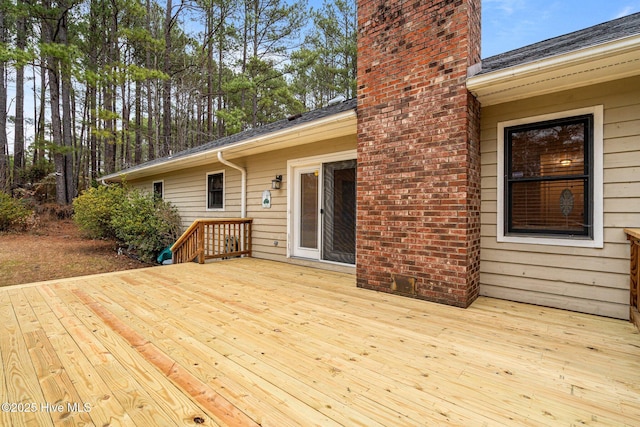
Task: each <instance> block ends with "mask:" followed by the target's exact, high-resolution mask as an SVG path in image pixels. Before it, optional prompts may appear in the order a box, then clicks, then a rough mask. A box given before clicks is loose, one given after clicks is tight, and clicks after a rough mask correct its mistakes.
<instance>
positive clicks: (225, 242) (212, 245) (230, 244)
mask: <svg viewBox="0 0 640 427" xmlns="http://www.w3.org/2000/svg"><path fill="white" fill-rule="evenodd" d="M252 224H253V219H252V218H219V219H211V218H207V219H197V220H195V221H194V222H193V224H191V225H190V226H189V228H187V230H186V231H185V232H184V233H183V234H182V236H180V238H179V239H178V240H177V241H176V243H174V244H173V246H171V252H172V253H173V263H174V264H179V263H182V262H191V261H193V260H195V259H196V258H197V259H198V262H199V263H200V264H203V263H204V262H205V260H207V259H213V258H231V257H238V256H243V255H244V256H249V257H250V256H251V226H252Z"/></svg>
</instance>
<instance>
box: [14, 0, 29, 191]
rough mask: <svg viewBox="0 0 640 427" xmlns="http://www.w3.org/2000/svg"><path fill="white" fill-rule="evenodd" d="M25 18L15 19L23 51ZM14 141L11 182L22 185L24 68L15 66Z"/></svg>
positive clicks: (19, 6)
mask: <svg viewBox="0 0 640 427" xmlns="http://www.w3.org/2000/svg"><path fill="white" fill-rule="evenodd" d="M17 5H18V9H20V8H21V6H22V1H20V0H18V1H17ZM25 26H26V24H25V18H24V16H23V15H22V14H21V13H20V14H19V16H18V18H17V19H16V47H17V48H18V49H19V50H24V48H25V46H26V44H27V35H26V28H25ZM14 126H15V127H14V129H15V135H14V136H15V139H14V142H13V182H14V184H21V183H22V173H23V171H24V66H23V65H22V64H18V65H17V66H16V121H15V125H14Z"/></svg>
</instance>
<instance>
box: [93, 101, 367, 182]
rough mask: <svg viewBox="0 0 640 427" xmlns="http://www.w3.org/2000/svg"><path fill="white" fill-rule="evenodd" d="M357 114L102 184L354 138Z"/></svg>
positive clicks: (132, 171)
mask: <svg viewBox="0 0 640 427" xmlns="http://www.w3.org/2000/svg"><path fill="white" fill-rule="evenodd" d="M355 133H356V112H355V110H348V111H343V112H341V113H338V114H334V115H332V116H329V117H324V118H322V119H318V120H314V121H311V122H308V123H303V124H300V125H297V126H293V127H290V128H287V129H282V130H279V131H275V132H272V133H268V134H264V135H259V136H256V137H253V138H248V139H246V140H243V141H239V142H236V143H233V144H229V145H224V146H221V147H216V148H212V149H210V150H206V151H201V152H198V153H193V154H190V155H186V156H179V157H176V158H173V159H172V158H171V157H168V158H167V159H166V160H165V161H163V162H161V163H153V164H149V165H147V166H145V165H141V166H138V167H134V168H130V169H124V170H122V171H119V172H116V173H113V174H109V175H105V176H103V177H102V178H100V179H101V181H103V182H121V181H123V180H126V181H132V180H135V179H140V178H146V177H149V176H153V175H160V174H164V173H169V172H173V171H176V170H180V169H185V168H187V167H196V166H201V165H205V164H210V163H216V162H217V161H218V160H217V155H218V152H224V153H225V158H227V159H233V158H238V157H243V156H247V155H253V154H259V153H264V152H268V151H273V150H279V149H284V148H290V147H295V146H299V145H304V144H308V143H311V142H316V141H322V140H326V139H331V138H338V137H344V136H348V135H352V134H353V135H355Z"/></svg>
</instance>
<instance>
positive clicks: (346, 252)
mask: <svg viewBox="0 0 640 427" xmlns="http://www.w3.org/2000/svg"><path fill="white" fill-rule="evenodd" d="M322 172H323V176H324V183H323V184H324V186H323V187H324V188H323V215H322V225H323V227H322V233H323V234H322V258H323V259H325V260H327V261H336V262H342V263H345V264H355V262H356V160H355V159H354V160H345V161H340V162H332V163H325V164H323V170H322Z"/></svg>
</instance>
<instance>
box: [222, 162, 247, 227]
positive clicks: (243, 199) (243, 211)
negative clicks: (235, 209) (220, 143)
mask: <svg viewBox="0 0 640 427" xmlns="http://www.w3.org/2000/svg"><path fill="white" fill-rule="evenodd" d="M218 161H219V162H220V163H222V164H223V165H227V166H229V167H231V168H234V169H237V170H239V171H240V173H241V174H242V182H241V183H240V217H241V218H246V217H247V170H246V169H245V168H243V167H240V166H238V165H235V164H233V163H231V162H230V161H228V160H226V159H225V158H224V157H223V156H222V151H218Z"/></svg>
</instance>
